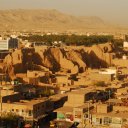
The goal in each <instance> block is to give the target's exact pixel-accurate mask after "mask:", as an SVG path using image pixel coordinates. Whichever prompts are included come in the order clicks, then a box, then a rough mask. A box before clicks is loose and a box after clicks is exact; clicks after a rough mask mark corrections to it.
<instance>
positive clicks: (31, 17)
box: [0, 9, 117, 32]
mask: <svg viewBox="0 0 128 128" xmlns="http://www.w3.org/2000/svg"><path fill="white" fill-rule="evenodd" d="M0 29H1V30H30V31H31V30H41V31H49V30H50V31H63V32H64V31H67V30H68V31H86V30H92V31H97V29H98V31H100V30H104V31H107V30H108V31H109V30H115V29H117V28H116V27H112V26H111V25H109V24H107V23H105V22H104V21H103V20H102V19H100V18H99V17H75V16H71V15H67V14H64V13H61V12H59V11H56V10H23V9H19V10H0Z"/></svg>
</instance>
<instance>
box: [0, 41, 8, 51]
mask: <svg viewBox="0 0 128 128" xmlns="http://www.w3.org/2000/svg"><path fill="white" fill-rule="evenodd" d="M8 49H9V43H8V40H0V50H8Z"/></svg>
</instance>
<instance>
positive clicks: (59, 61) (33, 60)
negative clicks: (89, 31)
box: [4, 43, 113, 76]
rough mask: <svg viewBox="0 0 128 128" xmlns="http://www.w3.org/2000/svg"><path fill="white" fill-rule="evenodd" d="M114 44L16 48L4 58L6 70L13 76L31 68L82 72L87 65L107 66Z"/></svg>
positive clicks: (92, 66) (74, 72) (94, 66)
mask: <svg viewBox="0 0 128 128" xmlns="http://www.w3.org/2000/svg"><path fill="white" fill-rule="evenodd" d="M112 52H113V46H112V44H110V43H107V44H101V45H94V46H92V47H83V46H82V47H66V48H58V47H40V48H38V49H37V48H35V49H34V48H30V49H21V50H15V51H14V52H13V53H12V54H9V55H7V56H6V57H5V59H4V70H5V72H8V73H9V74H10V75H11V76H15V74H17V73H22V72H26V71H27V70H28V69H29V70H35V69H36V70H47V69H48V70H51V71H54V72H56V71H60V70H61V69H64V71H67V72H71V73H72V74H76V73H82V72H84V71H86V68H87V67H91V68H99V67H107V66H108V65H110V64H111V53H112Z"/></svg>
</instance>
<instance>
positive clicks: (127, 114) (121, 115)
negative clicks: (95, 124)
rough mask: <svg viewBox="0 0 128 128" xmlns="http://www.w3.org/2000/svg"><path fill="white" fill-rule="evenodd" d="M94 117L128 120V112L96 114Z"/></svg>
mask: <svg viewBox="0 0 128 128" xmlns="http://www.w3.org/2000/svg"><path fill="white" fill-rule="evenodd" d="M92 115H97V116H104V117H116V118H128V112H126V111H125V112H115V111H113V112H109V113H94V114H92Z"/></svg>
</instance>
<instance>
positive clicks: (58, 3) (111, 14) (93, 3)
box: [0, 0, 128, 26]
mask: <svg viewBox="0 0 128 128" xmlns="http://www.w3.org/2000/svg"><path fill="white" fill-rule="evenodd" d="M0 8H1V9H19V8H20V9H22V8H25V9H27V8H28V9H31V8H34V9H35V8H37V9H38V8H39V9H57V10H60V11H61V12H66V13H68V14H73V15H81V16H99V17H101V18H103V19H104V20H106V21H109V22H112V23H114V22H115V23H118V24H122V25H127V26H128V0H0Z"/></svg>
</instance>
